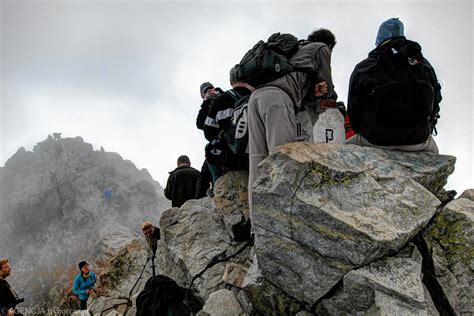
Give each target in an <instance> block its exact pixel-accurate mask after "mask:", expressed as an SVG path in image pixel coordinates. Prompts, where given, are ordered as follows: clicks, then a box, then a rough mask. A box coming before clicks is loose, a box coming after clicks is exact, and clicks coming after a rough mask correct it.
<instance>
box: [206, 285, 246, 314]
mask: <svg viewBox="0 0 474 316" xmlns="http://www.w3.org/2000/svg"><path fill="white" fill-rule="evenodd" d="M202 311H203V312H205V313H207V315H210V316H239V315H246V314H245V313H244V310H243V309H242V307H241V306H240V304H239V301H238V300H237V298H236V297H235V295H234V293H232V292H231V291H229V290H226V289H222V290H219V291H217V292H214V293H212V294H211V295H210V296H209V299H208V300H207V301H206V304H205V305H204V307H203V308H202ZM204 315H206V314H204Z"/></svg>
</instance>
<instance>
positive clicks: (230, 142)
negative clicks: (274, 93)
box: [224, 90, 250, 155]
mask: <svg viewBox="0 0 474 316" xmlns="http://www.w3.org/2000/svg"><path fill="white" fill-rule="evenodd" d="M228 93H229V95H231V96H232V97H233V98H234V100H235V103H234V112H233V115H232V120H231V122H230V126H229V127H228V128H227V129H226V130H225V131H224V138H225V141H226V143H227V146H228V147H229V149H230V150H232V152H233V153H234V154H237V155H247V154H248V153H247V147H248V143H249V130H248V103H249V99H250V96H249V95H247V96H244V97H243V96H241V95H240V94H239V93H238V92H237V91H235V90H229V91H228Z"/></svg>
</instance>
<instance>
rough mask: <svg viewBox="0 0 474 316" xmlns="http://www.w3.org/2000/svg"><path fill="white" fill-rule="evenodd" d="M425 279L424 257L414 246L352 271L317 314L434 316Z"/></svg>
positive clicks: (323, 302) (319, 306)
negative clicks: (423, 276) (423, 279)
mask: <svg viewBox="0 0 474 316" xmlns="http://www.w3.org/2000/svg"><path fill="white" fill-rule="evenodd" d="M436 313H437V312H436V308H435V307H434V305H433V303H432V300H431V297H430V296H429V294H428V292H427V291H425V287H424V285H423V282H422V257H421V254H420V253H419V252H418V250H417V248H416V247H415V245H413V244H411V245H409V246H407V247H406V248H405V249H404V250H403V251H401V252H400V253H398V254H396V255H395V256H393V257H385V258H383V259H380V260H376V261H374V262H372V263H371V264H369V265H368V266H366V267H363V268H360V269H356V270H352V271H350V272H349V273H347V274H346V275H345V276H344V278H343V284H342V286H341V287H340V288H339V289H338V290H337V291H336V293H335V294H334V295H333V296H332V297H331V298H329V299H324V300H323V301H322V302H321V303H320V304H319V305H318V307H317V314H321V315H341V314H361V315H362V314H377V315H394V314H395V315H434V314H436Z"/></svg>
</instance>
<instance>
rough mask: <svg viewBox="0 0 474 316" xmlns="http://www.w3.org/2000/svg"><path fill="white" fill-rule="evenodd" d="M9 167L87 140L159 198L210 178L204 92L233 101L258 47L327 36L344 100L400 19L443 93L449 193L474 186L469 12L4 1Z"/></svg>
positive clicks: (460, 6) (461, 7)
mask: <svg viewBox="0 0 474 316" xmlns="http://www.w3.org/2000/svg"><path fill="white" fill-rule="evenodd" d="M1 8H2V10H1V31H0V32H1V34H0V35H1V43H0V44H1V60H0V63H1V70H2V71H1V92H2V93H1V98H0V101H1V106H2V108H1V115H2V117H1V133H2V134H1V146H2V152H1V157H0V158H1V163H4V162H5V161H6V160H7V159H8V158H9V157H10V156H11V155H12V154H13V153H14V152H15V151H16V150H17V148H18V147H20V146H25V147H27V148H28V149H31V148H32V146H33V145H34V144H35V143H36V142H38V141H40V140H42V139H45V138H46V136H47V134H49V133H52V132H62V133H63V136H69V137H73V136H82V137H83V138H84V140H85V141H87V142H91V143H93V144H94V146H95V147H96V148H97V147H98V146H103V147H104V148H105V149H106V150H107V151H116V152H118V153H120V154H121V155H122V156H123V157H124V158H126V159H130V160H132V161H133V162H134V163H135V164H136V165H137V166H138V167H140V168H147V169H149V171H150V173H151V174H152V175H153V176H154V178H155V179H158V180H159V181H160V183H161V184H162V185H164V181H166V178H167V172H168V171H170V170H172V169H173V168H174V167H175V164H176V158H177V157H178V156H179V155H181V154H188V155H189V156H190V158H191V160H192V162H193V165H194V166H195V167H197V168H198V169H199V168H200V164H201V163H202V160H203V155H204V153H203V148H204V144H205V140H204V138H203V135H202V132H201V131H199V130H197V129H196V127H195V117H196V115H197V112H198V110H199V105H200V103H201V99H200V96H199V92H198V88H199V85H200V84H201V83H202V82H204V81H211V82H213V83H214V84H216V85H218V86H221V87H222V88H224V89H228V88H229V83H228V71H229V69H230V67H232V66H233V65H234V64H235V63H236V62H238V61H239V60H240V59H241V58H242V56H243V55H244V54H245V52H246V51H247V50H248V49H250V48H251V47H252V46H253V45H254V44H255V43H256V42H257V41H258V40H260V39H266V38H267V37H268V36H269V35H270V34H271V33H273V32H277V31H281V32H291V33H293V34H295V35H297V36H298V37H300V38H305V37H306V36H307V35H308V34H309V33H310V32H311V31H312V30H313V29H315V28H319V27H326V28H329V29H331V30H332V31H333V32H334V33H335V34H336V37H337V41H338V44H337V46H336V47H335V49H334V52H333V56H332V64H333V77H334V81H335V84H336V90H337V92H338V94H339V97H340V99H341V100H343V101H345V100H346V98H347V86H348V81H349V76H350V74H351V72H352V69H353V68H354V66H355V64H356V63H358V62H359V61H360V60H362V59H363V58H365V57H366V56H367V53H368V52H369V51H370V50H371V49H372V48H373V46H374V39H375V34H376V31H377V28H378V26H379V24H380V23H381V22H382V21H383V20H385V19H387V18H389V17H393V16H399V17H400V18H401V19H402V20H403V21H404V23H405V30H406V34H407V36H408V37H410V38H412V39H414V40H416V41H419V42H420V43H421V45H422V47H423V52H424V54H425V55H426V56H427V57H428V59H429V60H430V61H431V63H432V64H433V66H434V67H435V69H436V72H437V74H438V77H439V79H440V80H441V81H442V82H443V85H444V87H443V97H444V99H443V102H442V103H441V120H440V122H439V125H438V127H439V128H438V131H439V136H438V137H436V140H437V142H438V145H439V147H440V150H441V152H443V153H448V154H453V155H456V156H457V157H458V162H457V164H456V171H455V174H454V175H453V176H451V177H450V180H449V184H448V187H450V188H456V189H457V190H462V189H465V188H467V187H473V186H474V185H473V178H474V175H473V165H472V161H473V160H472V158H473V157H472V152H473V136H474V135H473V128H472V122H473V112H472V104H473V102H472V71H471V70H472V3H471V2H469V1H457V2H455V5H452V4H451V3H441V2H419V3H414V2H412V1H398V2H397V3H391V2H386V1H379V2H377V3H375V2H359V1H337V2H335V3H329V2H323V1H317V2H289V1H276V2H255V3H250V2H177V3H170V2H159V1H147V2H141V1H140V2H116V1H101V2H97V1H67V2H66V1H2V2H1Z"/></svg>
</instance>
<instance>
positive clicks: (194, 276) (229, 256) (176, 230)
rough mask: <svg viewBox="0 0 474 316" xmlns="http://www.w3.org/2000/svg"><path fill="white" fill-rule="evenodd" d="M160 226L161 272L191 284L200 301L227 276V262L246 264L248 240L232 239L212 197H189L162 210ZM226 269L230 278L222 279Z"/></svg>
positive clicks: (182, 282)
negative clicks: (237, 240)
mask: <svg viewBox="0 0 474 316" xmlns="http://www.w3.org/2000/svg"><path fill="white" fill-rule="evenodd" d="M160 228H161V234H162V237H161V240H160V242H159V243H158V258H159V269H160V273H161V274H164V275H167V276H169V277H171V278H172V279H174V280H176V282H177V283H178V284H179V285H180V286H182V287H185V288H191V289H192V290H193V292H194V294H195V295H196V296H197V298H198V299H199V300H200V302H201V304H203V303H204V302H205V301H206V300H207V299H208V298H209V295H210V294H211V293H213V292H215V291H217V290H219V289H222V288H224V287H225V285H226V283H225V282H226V281H229V280H230V277H229V264H231V263H234V264H236V265H239V266H242V267H244V268H245V266H247V267H248V266H249V263H247V258H248V252H249V251H250V246H251V242H250V241H246V242H236V241H234V240H233V236H232V235H231V234H230V233H229V231H228V229H227V227H226V225H225V220H223V219H222V217H221V213H220V212H219V211H218V209H217V208H216V206H215V204H214V201H213V200H212V199H211V198H208V197H206V198H202V199H200V200H190V201H187V202H186V203H184V204H183V205H182V206H181V208H171V209H169V210H167V211H165V212H164V213H163V214H162V216H161V220H160ZM226 266H227V269H226ZM226 271H227V277H229V278H227V277H226V278H227V279H226V281H224V280H223V277H224V275H226ZM235 282H238V281H235Z"/></svg>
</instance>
